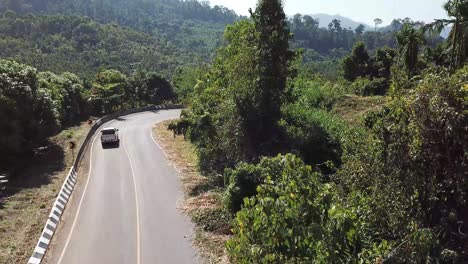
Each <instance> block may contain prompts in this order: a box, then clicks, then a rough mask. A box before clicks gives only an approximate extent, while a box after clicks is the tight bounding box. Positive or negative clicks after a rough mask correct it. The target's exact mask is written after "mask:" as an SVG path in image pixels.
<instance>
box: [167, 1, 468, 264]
mask: <svg viewBox="0 0 468 264" xmlns="http://www.w3.org/2000/svg"><path fill="white" fill-rule="evenodd" d="M467 7H468V2H466V1H458V0H451V1H447V4H446V5H445V6H444V8H445V9H446V10H447V13H448V15H449V17H450V19H441V20H436V21H435V22H434V23H432V24H428V25H421V24H419V23H413V22H411V21H410V20H407V21H403V23H402V25H401V26H399V27H398V29H396V30H395V31H394V32H387V33H380V32H368V33H362V32H355V33H353V32H351V31H348V30H343V29H341V30H340V29H339V28H338V27H337V26H338V23H335V25H333V23H332V24H331V25H330V28H329V29H317V27H316V25H317V23H316V22H314V21H313V20H310V18H308V17H305V18H302V17H300V16H296V17H294V19H293V21H291V20H288V19H287V17H286V16H285V14H284V12H283V6H282V2H281V1H278V0H260V1H258V4H257V7H256V9H255V11H253V12H252V13H251V18H250V19H249V20H242V21H239V22H235V23H234V24H233V25H230V26H228V28H227V30H226V31H225V34H224V39H225V42H226V44H225V45H224V46H223V47H221V48H220V49H219V50H218V52H217V55H216V57H215V58H214V60H213V63H212V64H211V65H210V66H209V67H208V68H207V69H205V74H204V76H203V77H202V78H200V79H199V80H198V82H197V83H196V85H195V89H194V92H193V94H192V97H191V100H190V101H189V105H188V108H187V109H186V110H184V111H183V113H182V116H181V117H182V119H181V120H180V121H177V122H174V123H173V124H171V126H170V128H171V129H173V130H174V131H175V132H176V133H181V134H184V136H185V137H186V138H188V139H189V140H190V141H191V142H192V143H193V144H194V145H195V147H196V150H197V153H198V156H199V162H200V164H199V167H200V169H201V170H202V171H204V172H205V173H206V174H207V175H211V176H210V179H211V181H212V185H213V186H214V188H221V189H222V190H223V192H224V198H223V199H224V200H223V201H224V210H225V211H226V214H228V215H229V216H230V217H232V218H233V223H232V228H233V235H232V238H231V239H230V240H229V241H228V243H227V245H226V246H227V251H228V253H229V257H230V260H231V261H232V262H233V263H466V262H467V261H468V253H467V251H466V249H467V246H468V240H467V235H466V234H468V226H467V225H466V223H465V221H466V219H468V207H467V199H468V183H467V177H466V171H467V158H466V150H467V149H468V140H467V134H468V133H467V130H468V127H467V124H468V118H467V114H468V112H467V101H466V100H467V98H468V97H467V96H468V68H466V67H465V63H466V60H467V57H466V50H467V46H466V43H468V42H466V34H465V33H464V32H465V31H466V30H467V27H468V21H467V17H468V13H467V10H468V8H467ZM294 20H297V21H294ZM397 22H398V21H397ZM450 24H455V25H457V26H456V27H454V28H453V29H452V32H451V37H450V38H449V39H448V40H447V41H444V42H442V43H437V42H438V41H435V42H434V40H438V39H439V38H438V36H439V35H438V34H439V33H438V31H439V30H440V29H441V28H443V27H445V26H448V25H450ZM302 26H303V27H304V28H305V29H302V28H301V27H302ZM312 28H314V29H312ZM301 30H302V31H301ZM291 31H293V32H294V33H295V34H294V35H293V41H291V34H290V33H291ZM308 34H323V35H326V37H325V36H324V37H319V38H320V39H321V40H324V41H328V42H325V43H327V44H324V43H321V42H320V41H316V40H317V37H313V36H307V35H308ZM357 35H359V37H358V36H357ZM435 36H437V37H435ZM375 37H379V41H377V43H378V44H376V45H375V46H374V44H375V43H376V42H375V41H369V39H371V38H375ZM337 38H342V40H341V41H338V42H341V43H343V41H344V42H346V41H347V43H348V44H347V45H343V46H341V47H342V49H343V50H344V51H346V49H348V48H351V46H352V50H351V53H349V54H347V53H346V52H345V55H344V57H343V58H342V59H340V60H339V61H340V63H339V65H340V66H338V67H337V65H336V64H335V67H334V69H333V71H332V72H323V71H321V70H317V68H316V67H314V65H313V64H312V65H310V64H307V63H304V60H309V59H310V60H311V61H312V62H316V61H317V59H316V58H310V57H307V56H308V55H309V53H310V52H308V51H307V49H311V50H312V52H316V53H318V52H322V53H325V52H327V51H326V50H320V49H321V48H325V47H333V45H331V44H330V43H336V42H333V41H337ZM303 39H306V40H310V41H301V40H303ZM345 40H346V41H345ZM439 40H440V39H439ZM338 46H340V45H338ZM298 47H302V49H297V48H298ZM325 49H326V48H325ZM328 51H330V50H328ZM330 77H332V78H330ZM353 94H354V95H353ZM350 95H353V96H364V97H362V98H365V97H366V96H375V95H379V96H381V97H380V98H382V103H381V106H380V107H379V108H378V109H377V110H376V111H368V112H367V113H366V114H365V115H364V116H363V117H362V119H361V120H360V122H358V123H353V124H351V123H349V122H346V120H344V119H343V118H342V117H340V116H338V115H336V114H335V112H334V108H335V107H336V105H338V104H340V103H341V101H343V100H346V98H347V97H349V96H350ZM382 96H383V97H382Z"/></svg>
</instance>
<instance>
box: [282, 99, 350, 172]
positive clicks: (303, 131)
mask: <svg viewBox="0 0 468 264" xmlns="http://www.w3.org/2000/svg"><path fill="white" fill-rule="evenodd" d="M281 124H282V127H283V129H284V130H285V132H286V135H287V139H288V143H289V145H290V151H291V152H293V153H297V155H300V156H301V157H302V158H303V159H304V161H305V162H306V163H307V164H316V165H319V164H320V165H321V167H322V168H324V169H325V167H328V166H324V165H325V163H326V162H327V161H331V162H333V164H334V165H335V166H336V167H338V166H340V165H341V154H342V149H341V139H342V137H343V136H344V135H345V134H346V133H347V130H348V127H347V125H346V124H345V122H343V121H342V120H341V119H339V118H338V117H334V116H333V115H331V114H330V113H328V112H327V111H325V110H320V109H314V108H310V107H308V106H307V105H303V104H302V103H295V104H290V105H286V106H284V107H283V120H282V122H281ZM324 172H325V171H324ZM330 172H331V171H328V173H330Z"/></svg>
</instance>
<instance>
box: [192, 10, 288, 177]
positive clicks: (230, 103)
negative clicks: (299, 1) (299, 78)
mask: <svg viewBox="0 0 468 264" xmlns="http://www.w3.org/2000/svg"><path fill="white" fill-rule="evenodd" d="M225 39H226V41H227V43H228V44H227V46H225V47H223V48H221V49H220V50H219V51H218V55H217V57H216V58H215V60H214V63H213V65H212V67H211V68H210V70H209V72H208V74H206V75H205V76H203V78H202V79H201V80H199V81H198V83H197V84H196V85H195V93H194V96H195V97H194V98H193V100H192V103H191V106H190V109H189V111H187V112H186V114H185V115H186V117H185V119H186V122H187V123H188V124H191V125H190V128H189V129H187V134H188V136H189V138H190V140H192V142H194V143H195V145H196V146H197V150H198V154H199V157H200V167H201V168H202V169H203V170H207V171H218V172H222V171H223V170H224V168H228V167H233V166H234V165H235V164H237V163H238V162H241V161H252V160H258V159H259V157H260V156H263V155H272V154H273V155H275V154H276V153H277V151H278V148H279V147H281V145H280V142H281V140H282V135H281V130H280V127H279V125H278V121H279V120H280V118H281V104H282V100H283V95H284V94H286V93H287V89H286V88H287V87H286V82H287V77H288V76H289V74H290V72H289V70H290V69H289V66H290V64H291V62H292V59H293V55H294V54H293V52H292V51H290V50H289V32H288V29H287V24H286V18H285V15H284V12H283V10H282V6H281V3H280V2H279V1H261V2H260V3H259V5H258V7H257V10H256V12H255V13H253V14H252V22H250V21H247V20H242V21H239V22H237V23H235V24H234V25H232V26H228V28H227V30H226V32H225ZM259 76H260V77H259Z"/></svg>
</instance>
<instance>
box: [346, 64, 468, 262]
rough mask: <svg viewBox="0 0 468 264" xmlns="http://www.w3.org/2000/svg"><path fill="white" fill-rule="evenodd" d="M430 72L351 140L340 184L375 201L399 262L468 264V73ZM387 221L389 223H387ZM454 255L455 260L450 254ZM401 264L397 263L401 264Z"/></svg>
mask: <svg viewBox="0 0 468 264" xmlns="http://www.w3.org/2000/svg"><path fill="white" fill-rule="evenodd" d="M447 76H448V74H447V73H444V72H442V73H439V74H434V73H431V72H427V73H425V75H424V76H422V77H421V81H420V82H419V83H418V84H417V85H416V87H414V88H413V89H412V90H409V91H406V93H405V91H401V93H402V94H401V95H399V96H396V97H395V99H394V100H393V101H392V102H391V103H390V104H389V105H388V106H387V107H386V108H385V109H383V110H382V111H381V112H380V113H377V114H370V115H368V116H367V117H366V125H367V126H368V127H369V128H370V129H371V134H370V136H367V137H366V136H363V137H359V138H358V137H355V138H353V139H349V142H352V144H345V147H344V149H345V151H344V153H345V155H344V161H345V162H344V164H343V167H342V168H341V169H340V171H339V173H338V181H339V182H340V183H341V186H345V190H347V191H348V192H352V191H357V190H359V191H361V192H363V193H366V194H367V195H368V197H369V198H370V201H372V202H371V203H372V208H374V209H373V212H372V213H373V214H375V215H377V216H380V217H378V218H369V220H368V222H369V225H370V228H371V229H372V230H374V231H373V232H375V233H376V234H379V236H380V237H388V238H391V239H392V240H393V241H396V242H397V243H404V246H402V247H400V248H397V249H395V250H394V252H393V255H392V259H395V262H397V263H398V262H400V263H402V262H406V263H408V262H411V263H415V262H416V263H417V262H420V260H422V259H431V260H432V261H433V262H436V261H439V262H440V263H452V262H450V261H449V262H444V261H443V259H446V258H449V256H448V255H450V256H452V255H453V254H449V253H450V252H454V253H455V255H457V256H459V257H457V258H455V259H456V261H455V263H463V262H466V260H467V258H468V257H467V255H466V253H463V252H464V250H465V249H464V248H466V245H467V244H466V240H465V235H464V234H467V233H468V227H467V226H466V225H465V224H464V222H465V220H464V219H467V216H468V210H467V208H468V207H467V206H466V201H467V200H468V191H467V190H468V185H467V181H466V175H465V173H464V172H465V171H467V163H466V149H468V143H467V142H468V140H467V134H466V131H467V130H468V127H467V124H468V119H467V112H466V109H467V103H466V98H467V96H468V89H467V87H468V69H463V70H460V71H459V72H457V73H456V74H454V75H453V76H451V77H449V78H447ZM382 219H384V221H382ZM447 254H448V255H447ZM396 260H398V261H396Z"/></svg>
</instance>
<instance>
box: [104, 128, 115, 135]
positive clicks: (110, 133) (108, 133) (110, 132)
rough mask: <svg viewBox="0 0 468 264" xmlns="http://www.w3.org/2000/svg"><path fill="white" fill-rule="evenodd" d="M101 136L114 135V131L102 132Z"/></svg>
mask: <svg viewBox="0 0 468 264" xmlns="http://www.w3.org/2000/svg"><path fill="white" fill-rule="evenodd" d="M102 134H103V135H113V134H115V130H113V129H107V130H103V131H102Z"/></svg>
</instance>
